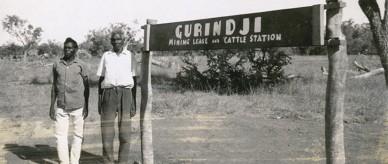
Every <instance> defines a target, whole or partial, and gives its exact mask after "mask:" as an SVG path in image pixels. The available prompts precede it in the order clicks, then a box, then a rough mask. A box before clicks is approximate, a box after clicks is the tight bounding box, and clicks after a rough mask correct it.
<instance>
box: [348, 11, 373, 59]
mask: <svg viewBox="0 0 388 164" xmlns="http://www.w3.org/2000/svg"><path fill="white" fill-rule="evenodd" d="M341 29H342V32H343V33H344V35H345V37H346V42H347V50H348V53H350V54H358V53H360V52H362V53H365V52H364V51H367V50H368V51H371V52H375V51H376V50H375V49H376V48H375V47H374V45H373V39H372V32H371V30H370V26H369V24H368V23H363V24H356V23H355V22H354V21H353V20H352V19H349V20H346V21H343V22H342V25H341Z"/></svg>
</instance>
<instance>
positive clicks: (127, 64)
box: [97, 50, 136, 88]
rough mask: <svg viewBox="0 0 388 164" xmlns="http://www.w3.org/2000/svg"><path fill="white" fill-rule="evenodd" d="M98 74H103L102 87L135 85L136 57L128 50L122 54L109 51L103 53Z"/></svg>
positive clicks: (128, 86)
mask: <svg viewBox="0 0 388 164" xmlns="http://www.w3.org/2000/svg"><path fill="white" fill-rule="evenodd" d="M97 76H100V77H101V76H103V77H104V80H103V81H102V84H101V88H112V87H126V88H132V87H133V76H136V59H135V57H134V55H133V54H132V53H131V52H129V51H128V50H124V51H123V52H121V53H120V54H116V53H115V52H112V51H107V52H105V53H104V54H103V55H102V58H101V61H100V65H99V66H98V69H97Z"/></svg>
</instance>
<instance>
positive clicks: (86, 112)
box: [82, 105, 89, 119]
mask: <svg viewBox="0 0 388 164" xmlns="http://www.w3.org/2000/svg"><path fill="white" fill-rule="evenodd" d="M88 114H89V109H88V105H85V107H84V110H83V112H82V116H83V117H84V119H86V117H88Z"/></svg>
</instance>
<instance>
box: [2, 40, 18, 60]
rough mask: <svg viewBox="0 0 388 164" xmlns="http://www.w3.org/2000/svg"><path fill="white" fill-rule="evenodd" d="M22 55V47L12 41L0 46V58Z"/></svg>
mask: <svg viewBox="0 0 388 164" xmlns="http://www.w3.org/2000/svg"><path fill="white" fill-rule="evenodd" d="M22 56H23V47H22V46H19V45H16V44H14V43H11V44H6V45H2V46H0V57H1V58H8V59H11V58H19V57H20V58H21V57H22Z"/></svg>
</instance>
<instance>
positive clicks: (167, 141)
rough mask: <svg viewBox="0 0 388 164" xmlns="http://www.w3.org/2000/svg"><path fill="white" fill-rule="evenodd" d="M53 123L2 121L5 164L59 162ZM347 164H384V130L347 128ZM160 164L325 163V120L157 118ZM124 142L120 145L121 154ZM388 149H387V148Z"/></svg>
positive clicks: (95, 132) (92, 137) (97, 156)
mask: <svg viewBox="0 0 388 164" xmlns="http://www.w3.org/2000/svg"><path fill="white" fill-rule="evenodd" d="M51 124H52V122H50V121H48V120H25V121H20V122H19V121H16V120H15V119H13V120H12V119H7V118H1V129H0V134H1V138H2V139H1V141H0V144H1V145H3V147H2V148H1V149H0V159H1V160H0V161H1V163H10V164H24V163H57V156H56V150H55V140H54V137H53V127H52V125H51ZM138 125H139V124H138V117H135V118H134V119H133V137H132V140H133V141H132V144H131V145H132V147H131V150H132V154H131V156H132V158H133V159H134V160H140V139H139V128H138ZM345 126H346V127H345V131H346V132H345V143H346V150H347V154H346V157H347V163H352V164H357V163H360V164H364V163H365V164H374V163H381V162H379V157H378V152H377V151H376V147H379V136H380V134H381V126H379V124H357V123H346V124H345ZM153 139H154V140H153V144H154V157H155V163H158V164H159V163H160V164H162V163H163V164H183V163H199V164H202V163H203V164H205V163H211V164H213V163H215V164H218V163H219V164H224V163H244V164H251V163H252V164H260V163H264V164H282V163H284V164H303V163H306V164H320V163H325V154H324V152H325V151H324V145H325V144H324V122H323V120H303V119H302V120H301V119H294V118H283V117H282V116H263V115H261V114H257V115H241V114H232V115H230V114H228V115H226V114H217V113H208V114H196V115H187V116H176V117H157V116H155V117H154V118H153ZM117 145H118V143H117V142H115V146H116V149H117ZM385 146H386V145H385ZM101 154H102V153H101V138H100V129H99V122H98V121H93V122H91V121H89V122H87V123H86V125H85V141H84V144H83V151H82V157H81V163H90V164H93V163H101Z"/></svg>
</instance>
